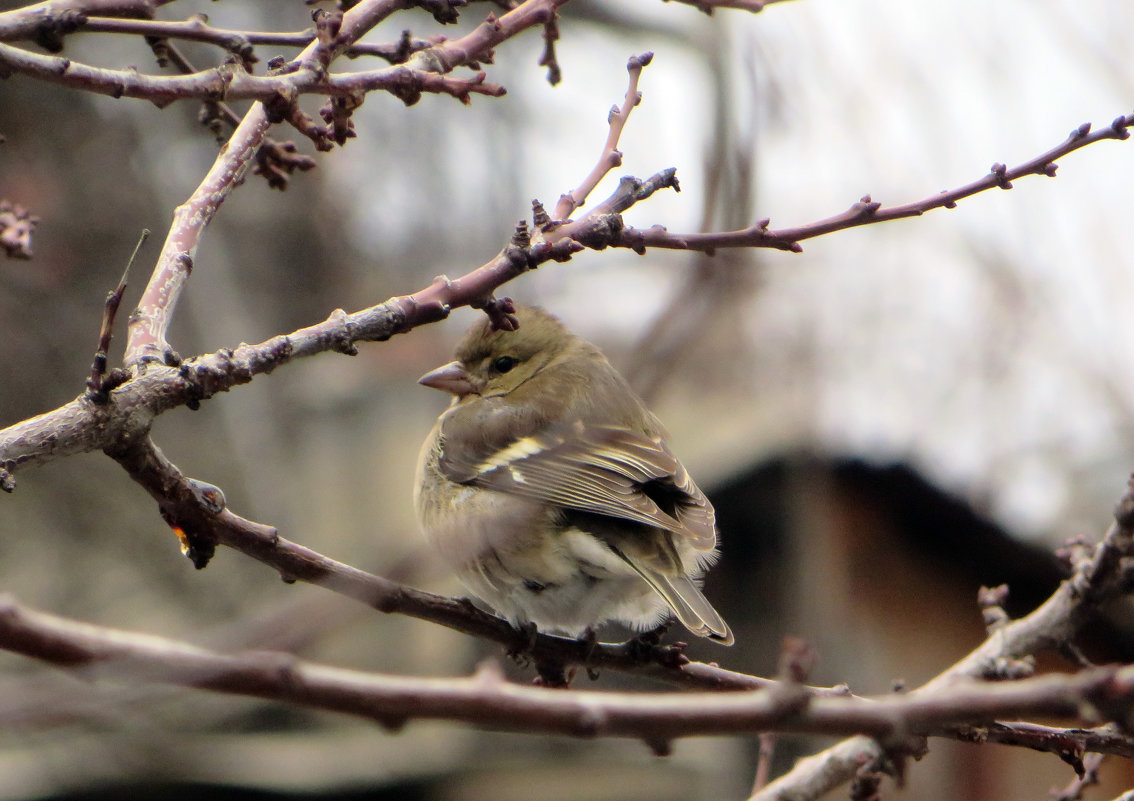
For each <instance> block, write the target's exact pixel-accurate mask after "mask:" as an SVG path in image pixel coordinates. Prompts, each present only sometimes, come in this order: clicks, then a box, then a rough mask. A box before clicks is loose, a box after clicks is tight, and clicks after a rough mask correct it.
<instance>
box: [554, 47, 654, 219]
mask: <svg viewBox="0 0 1134 801" xmlns="http://www.w3.org/2000/svg"><path fill="white" fill-rule="evenodd" d="M653 58H654V54H653V53H643V54H642V55H640V56H631V57H630V60H629V62H627V64H626V71H627V72H628V73H630V85H629V86H628V87H627V88H626V97H625V99H623V101H622V107H621V108H619V107H618V106H614V107H613V108H611V110H610V115H609V116H608V117H607V124H608V125H609V126H610V132H609V133H608V134H607V137H606V144H604V145H603V148H602V155H601V156H599V160H598V163H597V164H596V165H595V166H594V168H593V169H592V170H591V172H590V174H589V175H587V177H586V178H584V179H583V182H582V183H581V184H579V186H578V187H577V188H576V189H575V190H574V191H571V192H568V193H566V194H564V195H563V196H561V197H560V198H559V203H558V204H557V205H556V206H555V214H554V219H556V220H566V219H567V218H568V217H570V216H571V212H573V211H574V210H575V209H577V208H578V207H579V206H581V205H583V204H584V203H586V202H587V195H589V194H590V193H591V191H592V190H594V188H595V187H596V186H598V184H599V181H601V180H602V179H603V178H604V177H605V176H606V174H607V173H609V172H610V171H611V170H613V169H614V168H615V167H621V166H622V153H620V152H619V150H618V140H619V138H620V137H621V136H622V131H623V129H624V128H625V127H626V121H627V120H628V119H629V118H630V112H631V111H633V110H634V107H635V106H637V105H638V104H639V103H641V102H642V93H641V92H639V91H638V79H639V78H641V77H642V69H643V68H644V67H647V66H649V64H650V62H651V61H653Z"/></svg>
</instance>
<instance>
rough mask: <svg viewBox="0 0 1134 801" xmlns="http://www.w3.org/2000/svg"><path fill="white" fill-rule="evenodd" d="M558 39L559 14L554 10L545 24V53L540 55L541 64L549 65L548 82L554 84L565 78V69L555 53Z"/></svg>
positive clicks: (542, 65)
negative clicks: (561, 66) (560, 64)
mask: <svg viewBox="0 0 1134 801" xmlns="http://www.w3.org/2000/svg"><path fill="white" fill-rule="evenodd" d="M558 39H559V15H558V14H557V13H555V12H552V14H551V18H550V19H549V20H548V21H547V22H546V23H545V24H544V26H543V54H542V55H541V56H540V57H539V65H540V66H541V67H547V82H548V83H549V84H551V85H552V86H555V85H556V84H558V83H559V82H560V81H561V80H563V70H562V69H560V67H559V59H558V58H557V57H556V55H555V42H556V41H557V40H558Z"/></svg>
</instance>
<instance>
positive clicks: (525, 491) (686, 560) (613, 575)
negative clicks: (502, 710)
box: [415, 307, 733, 645]
mask: <svg viewBox="0 0 1134 801" xmlns="http://www.w3.org/2000/svg"><path fill="white" fill-rule="evenodd" d="M516 317H517V318H518V320H519V328H518V330H516V331H497V330H493V328H492V326H491V324H490V322H489V321H488V320H487V319H482V320H480V321H479V322H477V323H476V324H475V325H473V327H472V328H471V329H470V330H469V331H468V333H467V334H466V335H465V337H464V339H462V340H461V342H460V344H459V345H458V346H457V352H456V357H457V358H456V361H454V362H450V363H449V364H446V365H444V366H442V367H439V368H437V369H436V370H433V371H432V372H430V373H427V374H426V375H424V376H422V378H421V383H422V384H424V385H425V386H427V387H433V388H435V389H441V390H445V391H447V392H451V393H452V394H453V402H452V404H451V405H450V406H449V408H448V409H447V410H446V411H445V412H444V413H443V414H442V415H441V416H440V417H439V418H438V419H437V423H436V425H434V427H433V431H432V432H431V433H430V435H429V438H428V439H426V441H425V444H424V446H423V447H422V451H421V456H420V459H419V463H418V476H417V487H416V491H415V504H416V506H417V513H418V517H419V519H420V521H421V525H422V528H423V529H424V531H425V534H426V536H427V538H428V539H429V540H430V541H431V542H432V543H433V545H434V546H436V548H437V549H438V551H439V552H440V554H441V556H442V558H443V559H444V560H445V561H446V562H447V564H448V565H449V566H451V567H452V568H453V569H454V570H455V571H456V573H457V575H458V577H459V578H460V579H461V580H462V582H463V583H464V584H465V586H466V587H468V589H469V590H471V591H472V592H473V593H474V594H475V595H476V596H478V597H479V598H480V599H481V600H483V601H484V602H485V603H487V604H489V605H490V606H491V607H492V608H493V609H495V610H496V611H497V612H499V613H500V614H501V615H503V616H504V617H505V618H507V619H508V620H509V621H510V622H511V623H512V624H513V625H522V624H526V623H535V624H536V625H537V626H538V627H539V628H540V629H542V630H544V631H548V632H553V633H559V634H564V635H567V636H573V637H578V636H581V635H583V634H584V633H585V632H587V631H590V630H593V628H594V627H596V626H598V625H599V624H601V623H603V622H605V621H608V620H617V621H619V622H621V623H625V624H627V625H629V626H631V627H632V628H634V629H636V630H638V631H646V630H649V629H652V628H654V627H655V626H657V625H658V624H660V623H661V622H663V621H664V620H665V619H666V618H667V617H668V616H669V614H670V613H671V612H672V613H673V614H674V615H676V616H677V619H678V620H680V621H681V623H682V625H684V626H685V627H686V628H687V629H689V630H690V631H691V632H693V633H694V634H696V635H698V636H701V637H709V638H711V639H713V640H716V641H717V642H720V643H722V644H724V645H731V644H732V642H733V636H732V632H731V631H730V630H729V627H728V625H727V624H726V623H725V622H724V620H722V619H721V616H720V615H719V614H717V611H716V610H715V609H713V607H712V605H711V604H710V603H709V602H708V600H706V599H705V596H704V595H702V594H701V590H700V589H699V588H698V586H697V583H698V580H699V579H700V577H701V576H702V574H703V573H704V572H705V569H706V568H707V567H708V566H709V565H711V564H712V563H713V562H714V561H715V560H716V558H717V549H716V548H717V531H716V518H715V514H714V512H713V507H712V505H711V504H710V503H709V501H708V499H707V498H706V497H705V494H704V493H703V492H701V490H700V489H698V487H697V485H696V484H694V483H693V480H692V479H691V478H690V477H689V474H688V473H687V472H686V471H685V468H684V467H683V466H682V465H681V462H679V461H678V460H677V457H676V456H674V455H673V452H672V451H671V450H670V449H669V446H668V445H667V444H666V432H665V429H664V428H663V426H662V425H661V423H660V422H659V421H658V419H657V418H656V417H654V415H653V414H652V413H651V412H650V411H649V410H648V409H647V408H646V407H645V405H644V404H643V403H642V401H641V399H640V398H638V396H637V395H636V394H634V391H633V390H632V389H631V388H630V386H629V385H628V384H627V383H626V380H625V379H624V378H622V376H621V375H619V374H618V372H617V371H615V369H614V368H613V367H612V366H611V365H610V362H608V361H607V360H606V357H605V356H603V355H602V353H601V352H600V351H599V349H598V348H596V347H595V346H594V345H592V344H590V343H589V342H586V341H584V340H582V339H580V338H579V337H577V336H575V335H574V334H572V333H571V332H570V331H568V330H567V329H566V328H565V327H564V326H563V324H562V323H560V322H559V320H557V319H556V318H555V317H553V316H551V315H550V314H548V313H547V312H546V311H544V310H542V309H539V308H532V307H520V308H518V309H517V310H516Z"/></svg>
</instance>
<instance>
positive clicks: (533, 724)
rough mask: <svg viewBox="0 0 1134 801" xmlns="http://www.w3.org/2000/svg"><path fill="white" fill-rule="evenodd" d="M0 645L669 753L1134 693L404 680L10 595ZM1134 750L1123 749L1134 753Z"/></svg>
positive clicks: (406, 714) (267, 692)
mask: <svg viewBox="0 0 1134 801" xmlns="http://www.w3.org/2000/svg"><path fill="white" fill-rule="evenodd" d="M0 645H2V647H4V648H5V649H7V650H10V651H15V652H18V653H23V654H25V655H27V656H30V657H34V658H37V659H41V660H44V661H47V662H51V663H53V664H56V665H61V666H66V667H70V668H85V669H87V670H88V671H89V672H91V673H92V674H93V675H94V676H99V677H101V676H106V677H108V678H112V679H116V680H119V681H122V680H126V681H130V680H145V681H157V682H167V683H172V684H179V685H185V686H190V687H199V688H203V689H209V690H215V691H218V692H224V693H233V694H238V695H245V696H252V697H257V698H265V699H270V700H276V701H285V702H290V703H298V704H302V705H304V706H311V707H316V708H320V709H327V710H332V711H337V712H345V713H348V714H353V715H359V716H362V717H366V718H370V719H373V720H376V721H378V722H380V723H383V724H385V725H387V726H392V727H398V726H401V725H402V724H404V723H406V722H407V721H411V720H421V719H437V720H448V721H456V722H464V723H470V724H473V725H476V726H482V727H489V728H493V729H503V730H511V731H522V732H528V733H533V732H541V733H546V734H560V735H568V736H573V737H588V738H591V737H633V738H637V739H640V740H643V741H644V742H646V743H647V744H648V745H649V746H650V747H651V748H653V749H654V750H656V751H659V752H662V753H665V752H668V750H669V745H670V743H671V742H672V741H673V740H675V739H677V738H682V737H691V736H697V735H714V734H715V735H721V734H738V733H755V732H761V731H767V730H772V729H774V730H777V731H784V732H796V733H807V734H850V733H865V734H869V735H870V736H872V737H873V738H875V739H881V740H883V741H885V742H887V743H889V744H890V745H891V746H893V747H896V748H901V747H904V746H905V744H906V743H907V741H908V740H909V739H910V738H911V737H913V738H917V737H920V736H925V735H933V734H935V733H937V732H939V731H941V730H943V729H945V728H947V727H949V726H955V725H957V724H960V723H966V722H974V721H982V720H989V719H991V718H993V717H997V716H1008V717H1016V716H1021V715H1054V716H1058V717H1063V718H1070V719H1079V718H1080V716H1081V715H1083V714H1084V713H1086V714H1092V713H1091V711H1090V710H1091V704H1092V702H1093V700H1094V699H1096V698H1099V697H1106V698H1107V699H1108V701H1109V702H1111V703H1113V702H1115V701H1116V700H1119V699H1122V700H1123V701H1125V702H1126V703H1128V704H1129V703H1130V702H1131V701H1132V700H1134V668H1122V669H1118V668H1098V669H1095V670H1091V671H1084V672H1082V673H1079V674H1077V675H1051V676H1044V677H1041V678H1035V679H1029V680H1024V681H1019V682H1014V683H1010V684H988V683H984V682H961V683H956V684H953V685H952V686H950V687H949V688H947V689H944V690H941V691H940V692H938V693H935V694H934V695H933V696H932V697H930V696H925V695H920V696H919V695H900V694H894V695H885V696H880V697H877V698H869V699H862V698H854V697H810V696H808V695H807V693H806V691H805V690H804V689H803V688H801V687H799V686H798V685H793V684H790V683H786V684H783V683H781V684H774V685H772V686H770V687H769V688H768V689H765V690H763V691H758V692H746V693H723V694H722V693H711V694H696V695H689V694H674V693H661V694H655V693H635V694H624V693H602V692H587V691H575V692H570V693H564V692H561V691H557V690H549V689H544V688H540V687H531V686H520V685H515V684H511V683H508V682H506V681H505V680H504V679H503V678H502V677H501V676H500V675H499V674H498V673H497V672H496V671H495V670H494V669H491V668H485V669H482V670H481V671H480V672H479V673H478V674H477V675H475V676H473V677H471V678H468V679H420V678H403V677H396V676H387V675H379V674H367V673H361V672H358V671H351V670H343V669H337V668H331V667H326V666H322V665H317V664H313V663H308V662H304V661H301V660H299V659H296V658H294V657H291V656H289V655H286V654H281V653H263V652H261V653H238V654H220V653H217V652H214V651H209V650H206V649H204V648H198V647H195V646H191V645H187V644H184V643H180V642H176V641H173V640H169V639H166V638H162V637H154V636H146V635H140V634H135V633H131V632H124V631H116V630H110V629H103V628H100V627H96V626H89V625H83V624H79V623H75V622H72V621H67V620H64V619H62V618H58V617H55V616H53V615H48V614H44V613H42V612H36V611H32V610H29V609H27V608H24V607H22V606H20V605H19V604H17V603H16V602H15V601H13V600H12V599H11V598H0ZM1130 746H1131V744H1130V743H1129V741H1127V742H1124V743H1123V744H1122V747H1123V749H1124V750H1127V751H1128V750H1129V749H1130Z"/></svg>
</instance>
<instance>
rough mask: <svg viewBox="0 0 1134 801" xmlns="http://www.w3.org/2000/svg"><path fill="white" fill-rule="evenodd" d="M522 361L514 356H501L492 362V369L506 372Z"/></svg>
mask: <svg viewBox="0 0 1134 801" xmlns="http://www.w3.org/2000/svg"><path fill="white" fill-rule="evenodd" d="M519 363H520V360H519V359H516V358H515V357H512V356H501V357H500V358H498V359H496V360H495V361H494V362H493V363H492V369H493V370H495V371H496V372H498V373H506V372H508V371H509V370H511V369H512V368H513V367H515V366H516V365H517V364H519Z"/></svg>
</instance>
